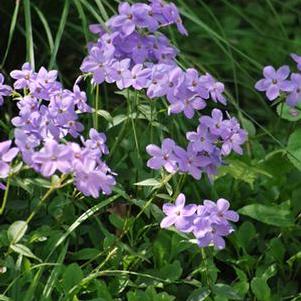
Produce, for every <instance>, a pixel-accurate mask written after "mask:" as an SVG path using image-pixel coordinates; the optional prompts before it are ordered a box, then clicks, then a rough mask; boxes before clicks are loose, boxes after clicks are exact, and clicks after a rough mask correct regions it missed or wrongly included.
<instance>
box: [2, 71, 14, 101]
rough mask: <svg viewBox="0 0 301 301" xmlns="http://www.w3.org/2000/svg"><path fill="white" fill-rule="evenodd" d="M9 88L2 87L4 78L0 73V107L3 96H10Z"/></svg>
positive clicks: (6, 86)
mask: <svg viewBox="0 0 301 301" xmlns="http://www.w3.org/2000/svg"><path fill="white" fill-rule="evenodd" d="M11 91H12V89H11V87H10V86H8V85H4V76H3V75H2V74H1V73H0V106H2V105H3V102H4V101H3V96H8V95H10V94H11Z"/></svg>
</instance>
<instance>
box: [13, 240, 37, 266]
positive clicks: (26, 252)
mask: <svg viewBox="0 0 301 301" xmlns="http://www.w3.org/2000/svg"><path fill="white" fill-rule="evenodd" d="M10 248H11V249H12V250H13V251H15V252H16V253H18V254H20V255H22V256H25V257H29V258H33V259H36V260H38V261H40V262H42V260H41V259H40V258H38V257H37V256H36V255H34V254H33V253H32V252H31V250H30V249H29V248H28V247H26V246H24V245H21V244H15V245H10Z"/></svg>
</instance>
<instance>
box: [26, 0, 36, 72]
mask: <svg viewBox="0 0 301 301" xmlns="http://www.w3.org/2000/svg"><path fill="white" fill-rule="evenodd" d="M24 17H25V32H26V53H27V55H26V59H27V61H29V62H30V64H31V66H32V67H33V68H34V67H35V60H34V44H33V35H32V24H31V10H30V0H24Z"/></svg>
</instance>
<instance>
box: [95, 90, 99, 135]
mask: <svg viewBox="0 0 301 301" xmlns="http://www.w3.org/2000/svg"><path fill="white" fill-rule="evenodd" d="M98 110H99V86H98V85H97V86H96V93H95V103H94V128H95V129H96V130H98Z"/></svg>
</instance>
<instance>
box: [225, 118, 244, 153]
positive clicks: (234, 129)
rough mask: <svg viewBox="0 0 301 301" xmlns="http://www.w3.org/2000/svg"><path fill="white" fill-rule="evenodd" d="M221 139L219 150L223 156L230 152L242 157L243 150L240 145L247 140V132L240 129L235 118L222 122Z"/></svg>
mask: <svg viewBox="0 0 301 301" xmlns="http://www.w3.org/2000/svg"><path fill="white" fill-rule="evenodd" d="M221 137H222V139H223V141H222V148H221V152H222V155H223V156H227V155H229V154H230V152H231V151H232V150H233V151H234V152H236V153H237V154H240V155H242V153H243V150H242V148H241V145H242V144H244V143H245V141H246V140H247V132H246V131H245V130H242V129H241V128H240V125H239V123H238V121H237V120H236V118H234V117H232V118H230V119H228V120H224V122H223V131H222V133H221Z"/></svg>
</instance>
